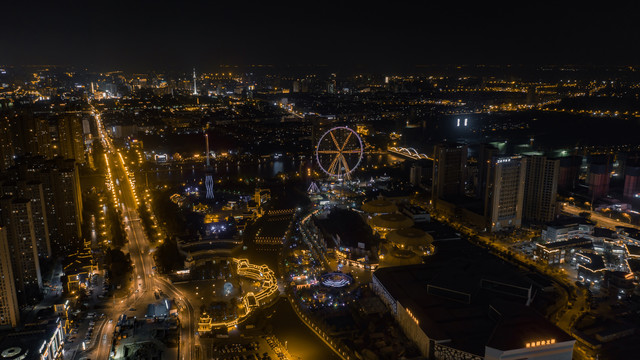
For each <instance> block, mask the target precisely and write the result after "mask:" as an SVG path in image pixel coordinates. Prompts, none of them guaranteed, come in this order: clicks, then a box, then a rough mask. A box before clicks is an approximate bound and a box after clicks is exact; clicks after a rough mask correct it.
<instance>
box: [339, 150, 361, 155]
mask: <svg viewBox="0 0 640 360" xmlns="http://www.w3.org/2000/svg"><path fill="white" fill-rule="evenodd" d="M360 152H361V151H360V150H344V151H341V153H343V154H360Z"/></svg>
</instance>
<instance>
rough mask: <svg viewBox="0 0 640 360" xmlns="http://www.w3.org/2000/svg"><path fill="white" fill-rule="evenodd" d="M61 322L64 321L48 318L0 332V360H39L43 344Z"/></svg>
mask: <svg viewBox="0 0 640 360" xmlns="http://www.w3.org/2000/svg"><path fill="white" fill-rule="evenodd" d="M61 321H64V320H62V319H60V318H58V317H50V318H47V319H45V320H42V321H38V322H37V323H33V324H28V325H25V326H24V327H22V328H19V329H14V330H6V331H3V332H0V359H3V360H5V359H6V360H17V359H21V360H36V359H37V360H40V359H41V357H40V354H41V352H43V351H45V349H44V346H45V344H46V343H47V342H49V340H50V339H51V337H52V336H53V334H54V333H55V331H56V329H57V328H58V325H59V323H60V322H61ZM22 356H24V357H22Z"/></svg>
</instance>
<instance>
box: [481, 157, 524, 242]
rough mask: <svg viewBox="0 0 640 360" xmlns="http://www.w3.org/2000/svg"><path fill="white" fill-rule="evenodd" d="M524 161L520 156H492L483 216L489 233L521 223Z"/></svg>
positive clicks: (518, 225) (514, 226)
mask: <svg viewBox="0 0 640 360" xmlns="http://www.w3.org/2000/svg"><path fill="white" fill-rule="evenodd" d="M526 167H527V160H526V159H524V158H522V157H520V156H511V157H494V158H493V160H491V167H490V169H489V172H488V177H487V189H486V191H485V217H486V218H487V220H488V221H489V222H490V225H491V231H498V230H502V229H509V228H517V227H520V226H521V224H522V212H523V201H524V184H525V175H526V170H527V168H526Z"/></svg>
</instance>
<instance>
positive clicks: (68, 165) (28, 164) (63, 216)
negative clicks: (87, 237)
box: [2, 157, 82, 255]
mask: <svg viewBox="0 0 640 360" xmlns="http://www.w3.org/2000/svg"><path fill="white" fill-rule="evenodd" d="M5 178H8V179H9V181H13V182H16V183H18V184H20V183H22V184H24V185H23V189H24V190H21V191H12V192H11V193H12V194H14V195H17V196H23V197H26V198H28V199H30V200H31V202H32V205H33V208H32V211H33V213H34V217H35V218H37V219H40V218H41V217H40V214H39V211H40V209H42V206H41V204H45V205H44V213H43V217H42V218H44V217H45V216H46V228H47V229H48V231H46V232H48V234H49V244H50V248H51V252H52V253H57V254H60V253H65V252H66V251H67V250H73V249H74V248H75V246H76V245H79V244H80V237H81V224H82V194H81V189H80V177H79V174H78V167H77V164H75V162H74V160H72V159H66V160H65V159H62V158H61V157H57V158H55V159H53V160H46V159H44V158H42V157H25V158H20V159H17V164H16V165H15V166H14V167H12V168H11V169H10V171H7V172H6V173H5ZM14 187H15V185H14ZM8 188H9V187H8V186H7V185H5V184H4V183H3V185H2V189H3V190H5V191H6V190H7V189H8ZM40 189H41V196H40ZM35 207H38V208H37V209H35ZM38 228H39V229H38ZM44 231H45V229H44V224H43V223H41V224H39V225H38V226H36V234H40V233H42V232H44ZM36 237H37V238H38V239H42V240H41V241H39V243H40V244H41V245H42V244H46V239H45V238H44V237H42V236H39V235H36ZM43 241H44V242H43ZM45 248H46V245H44V246H40V245H39V246H38V249H39V252H40V254H41V255H43V254H44V249H45ZM47 252H48V251H47Z"/></svg>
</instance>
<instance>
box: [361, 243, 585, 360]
mask: <svg viewBox="0 0 640 360" xmlns="http://www.w3.org/2000/svg"><path fill="white" fill-rule="evenodd" d="M453 260H455V261H453ZM372 289H373V290H374V291H375V292H376V293H377V294H378V296H379V297H380V299H381V300H382V301H383V302H384V303H385V304H386V305H387V307H388V308H389V309H390V311H391V313H392V314H393V316H394V317H395V318H396V320H397V321H398V323H399V325H400V328H401V329H402V331H403V332H404V333H405V335H406V336H407V337H408V338H409V339H411V340H412V341H413V342H414V343H415V344H416V346H418V348H419V349H420V352H421V353H422V355H423V356H424V357H426V358H429V359H473V360H479V359H548V360H551V359H553V360H564V359H566V360H569V359H571V358H572V354H573V346H574V343H575V340H574V339H573V338H572V337H571V336H569V335H567V334H566V333H565V332H563V331H562V330H561V329H559V328H558V327H556V326H555V325H553V324H552V323H551V322H549V321H548V320H546V319H545V318H544V317H543V316H541V315H540V314H538V313H537V312H536V311H535V310H533V309H532V306H530V305H531V304H532V303H534V302H535V298H534V297H533V296H532V294H533V293H534V292H536V291H537V289H534V287H533V285H532V284H531V282H530V281H528V280H527V278H526V277H525V276H524V275H523V274H520V273H519V272H518V271H517V270H516V269H514V268H512V267H511V266H510V265H507V264H503V263H501V262H500V261H498V260H497V259H495V258H493V257H492V256H490V255H487V254H486V253H483V252H481V251H480V250H478V249H476V248H473V247H472V246H471V245H470V244H468V243H466V242H464V241H448V242H446V244H438V251H436V254H435V255H434V256H432V257H430V258H429V260H427V261H426V263H425V264H420V265H410V266H399V267H388V268H381V269H378V270H376V271H375V273H374V274H373V279H372Z"/></svg>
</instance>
